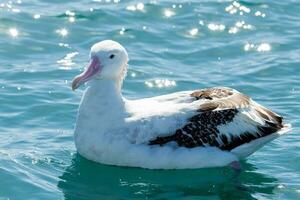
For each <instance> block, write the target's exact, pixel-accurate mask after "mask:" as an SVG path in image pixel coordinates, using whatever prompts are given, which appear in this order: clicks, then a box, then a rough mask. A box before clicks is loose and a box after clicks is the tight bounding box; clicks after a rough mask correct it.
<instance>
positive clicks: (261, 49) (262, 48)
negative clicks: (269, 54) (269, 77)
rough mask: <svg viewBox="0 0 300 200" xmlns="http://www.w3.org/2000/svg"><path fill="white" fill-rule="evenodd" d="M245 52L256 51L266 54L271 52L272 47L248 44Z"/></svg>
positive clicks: (262, 44) (264, 44) (266, 44)
mask: <svg viewBox="0 0 300 200" xmlns="http://www.w3.org/2000/svg"><path fill="white" fill-rule="evenodd" d="M244 50H245V51H250V50H256V51H258V52H266V51H270V50H271V45H270V44H268V43H261V44H258V45H255V44H252V43H247V44H245V46H244Z"/></svg>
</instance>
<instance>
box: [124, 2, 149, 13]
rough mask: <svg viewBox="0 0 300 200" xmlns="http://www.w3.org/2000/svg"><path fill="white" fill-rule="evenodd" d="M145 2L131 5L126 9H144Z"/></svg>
mask: <svg viewBox="0 0 300 200" xmlns="http://www.w3.org/2000/svg"><path fill="white" fill-rule="evenodd" d="M144 7H145V6H144V4H143V3H137V4H136V5H130V6H127V7H126V10H130V11H144Z"/></svg>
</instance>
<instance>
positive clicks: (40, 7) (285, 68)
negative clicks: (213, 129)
mask: <svg viewBox="0 0 300 200" xmlns="http://www.w3.org/2000/svg"><path fill="white" fill-rule="evenodd" d="M299 30H300V3H299V2H298V1H293V0H288V1H260V0H256V1H236V2H233V1H225V0H224V1H221V0H219V1H217V0H205V1H179V0H178V1H170V0H161V1H159V0H157V1H122V0H121V1H117V0H115V1H113V0H102V1H101V0H93V1H91V0H86V1H84V0H78V1H76V2H74V1H70V0H69V1H59V0H27V1H25V0H24V1H21V0H11V1H7V0H3V1H1V2H0V103H1V106H0V132H1V134H0V199H24V198H25V199H299V198H300V173H299V171H300V163H299V159H300V154H299V152H300V147H299V146H300V137H299V136H298V133H299V128H300V123H299V121H298V119H299V117H300V114H299V113H300V70H299V66H300V49H299V43H300V34H299ZM104 39H113V40H116V41H118V42H120V43H121V44H123V45H124V46H125V47H126V49H127V50H128V53H129V55H130V62H129V65H130V66H129V72H128V76H127V78H126V80H125V83H124V89H123V94H124V95H125V96H126V97H128V98H131V99H135V98H142V97H149V96H155V95H160V94H166V93H170V92H175V91H181V90H191V89H197V88H205V87H212V86H228V87H233V88H236V89H238V90H240V91H241V92H243V93H246V94H248V95H250V96H252V97H253V98H254V99H255V100H256V101H258V102H259V103H262V104H263V105H265V106H267V107H270V108H271V109H273V110H275V111H276V112H278V113H280V114H282V115H283V116H284V117H285V118H286V120H287V121H289V122H290V123H292V125H293V131H292V132H291V133H290V134H288V135H285V136H283V137H281V138H279V139H278V140H276V141H274V142H272V143H270V144H268V145H266V146H265V147H264V148H262V149H261V150H260V151H258V152H257V153H255V154H254V155H252V156H251V157H249V158H248V159H247V160H246V161H243V163H242V165H243V168H244V171H243V172H242V173H241V175H240V176H239V177H237V176H236V174H234V173H233V172H232V171H231V170H230V169H228V168H215V169H199V170H169V171H163V170H154V171H151V170H145V169H138V168H124V167H123V168H122V167H114V166H105V165H100V164H95V163H93V162H90V161H87V160H85V159H84V158H82V157H80V156H79V155H78V154H77V153H76V150H75V147H74V143H73V127H74V123H75V117H76V110H77V108H78V104H79V101H80V98H81V95H82V92H83V89H84V88H81V89H79V90H78V91H76V92H75V93H74V92H72V91H71V89H70V83H71V80H72V78H73V77H74V76H75V75H77V74H78V73H80V71H82V70H83V68H84V66H85V65H86V64H87V62H88V54H89V48H90V46H91V45H92V44H93V43H95V42H98V41H100V40H104Z"/></svg>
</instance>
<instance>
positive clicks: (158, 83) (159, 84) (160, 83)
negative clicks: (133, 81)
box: [145, 79, 176, 88]
mask: <svg viewBox="0 0 300 200" xmlns="http://www.w3.org/2000/svg"><path fill="white" fill-rule="evenodd" d="M145 85H146V86H147V87H149V88H153V87H156V88H165V87H174V86H176V82H175V81H172V80H168V79H156V80H153V81H145Z"/></svg>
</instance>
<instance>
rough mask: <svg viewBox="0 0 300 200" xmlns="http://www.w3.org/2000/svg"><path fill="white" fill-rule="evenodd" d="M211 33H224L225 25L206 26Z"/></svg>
mask: <svg viewBox="0 0 300 200" xmlns="http://www.w3.org/2000/svg"><path fill="white" fill-rule="evenodd" d="M207 27H208V28H209V29H210V30H212V31H224V29H225V25H223V24H208V26H207Z"/></svg>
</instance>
